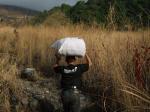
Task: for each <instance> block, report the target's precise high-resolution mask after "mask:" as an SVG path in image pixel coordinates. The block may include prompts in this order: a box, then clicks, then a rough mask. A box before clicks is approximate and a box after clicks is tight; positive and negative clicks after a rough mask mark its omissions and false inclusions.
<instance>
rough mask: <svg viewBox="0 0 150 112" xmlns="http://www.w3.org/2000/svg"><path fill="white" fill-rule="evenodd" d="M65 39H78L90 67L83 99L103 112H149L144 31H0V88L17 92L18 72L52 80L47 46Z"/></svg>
mask: <svg viewBox="0 0 150 112" xmlns="http://www.w3.org/2000/svg"><path fill="white" fill-rule="evenodd" d="M65 36H79V37H82V38H84V40H85V42H86V45H87V53H88V54H89V56H90V57H91V60H92V62H93V66H92V67H91V68H90V70H89V71H88V72H87V73H86V74H84V76H83V81H84V84H85V86H86V87H88V93H89V94H94V95H95V96H97V98H98V101H97V102H98V103H99V105H100V107H101V108H102V110H103V111H104V112H109V111H110V112H111V111H115V112H118V111H119V112H141V111H143V112H148V111H150V31H149V30H144V31H143V30H141V31H125V32H121V31H108V30H105V29H102V28H96V27H87V26H84V25H77V26H60V27H44V26H39V27H31V26H26V27H22V28H18V29H15V28H13V27H1V28H0V77H1V78H0V79H1V83H3V82H4V81H7V82H9V84H10V85H11V86H13V88H14V91H16V92H17V91H19V90H18V89H17V90H16V89H15V88H17V87H18V86H19V79H18V71H19V70H20V69H21V68H23V67H34V68H36V69H37V70H38V71H40V72H41V73H43V74H49V75H53V72H51V71H52V68H51V66H52V65H53V64H54V62H55V57H54V54H55V52H54V50H53V49H51V48H50V45H51V44H52V43H53V42H54V41H55V40H57V39H60V38H63V37H65ZM80 61H82V60H80ZM0 87H1V86H0ZM1 88H2V87H1ZM6 88H7V85H6V86H5V87H4V88H3V89H2V91H1V93H0V97H2V98H1V99H3V100H1V101H0V104H3V105H2V106H3V107H6V108H7V107H8V106H9V102H8V100H7V95H6V94H3V93H5V92H4V90H6ZM91 89H93V91H91ZM18 94H19V93H18ZM2 102H5V103H2ZM117 109H118V110H117ZM8 111H9V109H8Z"/></svg>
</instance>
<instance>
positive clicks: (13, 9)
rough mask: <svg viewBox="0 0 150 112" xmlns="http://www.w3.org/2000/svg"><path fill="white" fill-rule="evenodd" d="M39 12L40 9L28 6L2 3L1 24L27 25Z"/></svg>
mask: <svg viewBox="0 0 150 112" xmlns="http://www.w3.org/2000/svg"><path fill="white" fill-rule="evenodd" d="M38 13H39V12H38V11H35V10H31V9H27V8H21V7H17V6H10V5H1V4H0V24H2V25H3V24H4V25H13V26H20V25H25V24H26V23H28V21H29V20H30V19H31V18H32V17H33V16H35V15H37V14H38Z"/></svg>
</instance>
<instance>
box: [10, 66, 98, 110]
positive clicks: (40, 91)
mask: <svg viewBox="0 0 150 112" xmlns="http://www.w3.org/2000/svg"><path fill="white" fill-rule="evenodd" d="M28 70H29V71H28ZM17 83H18V84H19V86H20V90H21V91H20V92H21V93H19V94H20V95H21V96H18V95H17V94H18V93H15V92H13V90H11V89H9V95H10V99H9V101H10V104H11V111H12V112H18V111H19V112H20V110H21V112H62V103H61V100H60V92H61V90H60V89H59V86H58V81H57V80H55V78H53V77H51V78H47V77H43V76H41V75H39V74H38V73H36V72H35V70H34V69H27V71H26V70H24V71H22V72H21V73H20V79H19V80H18V82H17ZM91 104H93V102H92V101H91V99H90V97H89V96H85V95H83V94H81V107H82V108H84V109H83V111H85V112H87V110H85V109H86V107H87V106H88V105H91ZM90 112H91V111H90ZM94 112H95V111H94Z"/></svg>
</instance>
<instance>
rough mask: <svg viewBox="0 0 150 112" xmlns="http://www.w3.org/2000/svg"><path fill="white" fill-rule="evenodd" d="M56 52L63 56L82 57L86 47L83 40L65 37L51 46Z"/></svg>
mask: <svg viewBox="0 0 150 112" xmlns="http://www.w3.org/2000/svg"><path fill="white" fill-rule="evenodd" d="M51 47H52V48H55V49H57V50H58V53H59V54H61V55H64V56H82V57H83V56H84V55H85V52H86V46H85V42H84V40H83V39H80V38H78V37H66V38H64V39H61V40H57V41H56V42H55V43H54V44H53V45H52V46H51Z"/></svg>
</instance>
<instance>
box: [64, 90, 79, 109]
mask: <svg viewBox="0 0 150 112" xmlns="http://www.w3.org/2000/svg"><path fill="white" fill-rule="evenodd" d="M61 98H62V103H63V109H64V112H80V93H79V91H78V90H74V89H68V90H63V91H62V94H61Z"/></svg>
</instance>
